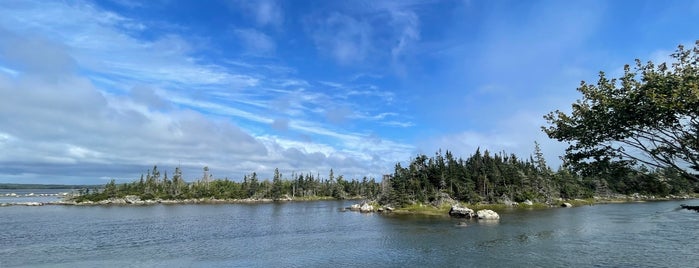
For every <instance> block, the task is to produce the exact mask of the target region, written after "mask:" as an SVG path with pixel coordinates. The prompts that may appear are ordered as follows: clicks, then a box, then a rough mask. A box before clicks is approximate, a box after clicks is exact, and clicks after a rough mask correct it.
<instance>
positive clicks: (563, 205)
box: [561, 203, 573, 208]
mask: <svg viewBox="0 0 699 268" xmlns="http://www.w3.org/2000/svg"><path fill="white" fill-rule="evenodd" d="M561 207H564V208H572V207H573V204H571V203H563V204H561Z"/></svg>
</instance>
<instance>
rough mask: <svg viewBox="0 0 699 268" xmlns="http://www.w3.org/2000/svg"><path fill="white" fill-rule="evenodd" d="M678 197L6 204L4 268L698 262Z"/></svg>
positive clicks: (0, 235)
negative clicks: (397, 208)
mask: <svg viewBox="0 0 699 268" xmlns="http://www.w3.org/2000/svg"><path fill="white" fill-rule="evenodd" d="M681 203H688V204H694V203H699V202H697V201H692V200H689V201H684V202H679V201H668V202H649V203H629V204H609V205H596V206H585V207H576V208H556V209H544V210H530V211H527V210H513V211H504V212H501V213H500V215H501V217H502V219H501V220H500V222H499V223H483V222H476V221H469V222H468V226H467V227H459V226H457V225H458V223H459V222H460V220H457V219H450V218H448V217H425V216H395V215H394V216H386V215H378V214H360V213H356V212H341V211H339V209H340V208H343V207H347V206H349V205H351V204H352V202H350V201H318V202H297V203H283V204H223V205H154V206H94V207H81V206H43V207H24V206H13V207H2V208H0V267H17V266H30V267H98V266H104V267H337V266H340V267H406V266H408V267H472V266H485V267H565V266H570V267H697V266H698V265H699V254H696V252H699V244H697V243H696V241H699V231H697V230H696V227H697V222H699V213H696V212H693V211H688V210H682V209H678V208H679V205H680V204H681Z"/></svg>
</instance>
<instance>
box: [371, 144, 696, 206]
mask: <svg viewBox="0 0 699 268" xmlns="http://www.w3.org/2000/svg"><path fill="white" fill-rule="evenodd" d="M591 170H593V168H592V167H591V168H590V169H588V171H591ZM594 170H595V171H594V172H590V173H585V174H584V175H583V174H581V173H576V172H574V171H572V170H570V169H568V168H565V167H561V168H559V169H558V170H557V171H555V172H554V171H553V170H551V169H550V168H549V167H548V166H546V163H545V160H544V157H543V154H542V153H541V150H540V149H539V146H538V143H536V144H535V151H534V156H532V157H530V158H529V159H528V160H526V161H525V160H523V159H520V158H517V157H516V156H515V155H506V154H505V153H500V154H497V153H496V154H491V153H490V152H488V151H485V152H483V153H481V151H480V149H479V150H476V152H475V153H474V154H473V155H471V156H470V157H469V158H468V159H466V160H463V159H461V158H459V159H455V158H454V157H453V155H452V154H451V153H450V152H449V151H447V152H446V153H445V154H444V155H442V153H441V151H440V152H437V154H436V155H435V156H434V157H432V158H428V157H427V156H425V155H418V156H417V157H416V158H415V159H413V160H412V161H411V163H410V165H409V166H408V167H402V166H401V165H400V164H397V165H396V167H395V172H394V174H393V176H392V177H391V179H390V180H389V181H388V182H387V184H388V186H389V190H388V191H387V192H386V193H384V196H383V197H382V198H381V199H380V202H381V203H383V204H392V205H396V206H404V205H406V204H410V203H412V202H423V203H424V202H432V201H435V200H437V199H438V198H439V197H440V196H441V194H448V195H449V196H451V197H452V198H454V199H456V200H459V201H463V202H469V203H477V202H487V203H498V202H504V201H506V200H510V201H515V202H522V201H525V200H531V201H534V202H542V203H543V202H545V203H553V200H554V199H558V198H563V199H574V198H590V197H592V196H594V195H600V196H607V195H610V194H613V193H622V194H633V193H639V194H646V195H658V196H667V195H668V194H684V193H692V192H694V191H695V189H696V187H697V184H696V183H694V182H692V181H690V180H688V179H687V178H686V177H685V176H682V174H680V173H679V172H677V171H676V170H674V169H659V170H656V171H648V170H646V169H632V168H629V166H628V165H623V164H619V163H617V162H611V163H608V164H607V165H599V164H598V165H596V166H594Z"/></svg>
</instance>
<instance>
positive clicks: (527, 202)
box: [522, 199, 534, 206]
mask: <svg viewBox="0 0 699 268" xmlns="http://www.w3.org/2000/svg"><path fill="white" fill-rule="evenodd" d="M522 203H524V204H525V205H527V206H531V205H534V203H533V202H532V201H531V200H529V199H527V200H524V202H522Z"/></svg>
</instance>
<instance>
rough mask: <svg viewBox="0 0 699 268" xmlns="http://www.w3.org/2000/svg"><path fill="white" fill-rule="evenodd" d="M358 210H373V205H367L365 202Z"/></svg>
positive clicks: (364, 211) (365, 211)
mask: <svg viewBox="0 0 699 268" xmlns="http://www.w3.org/2000/svg"><path fill="white" fill-rule="evenodd" d="M359 212H363V213H367V212H374V206H372V205H369V204H367V203H364V204H362V206H361V207H360V208H359Z"/></svg>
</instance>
